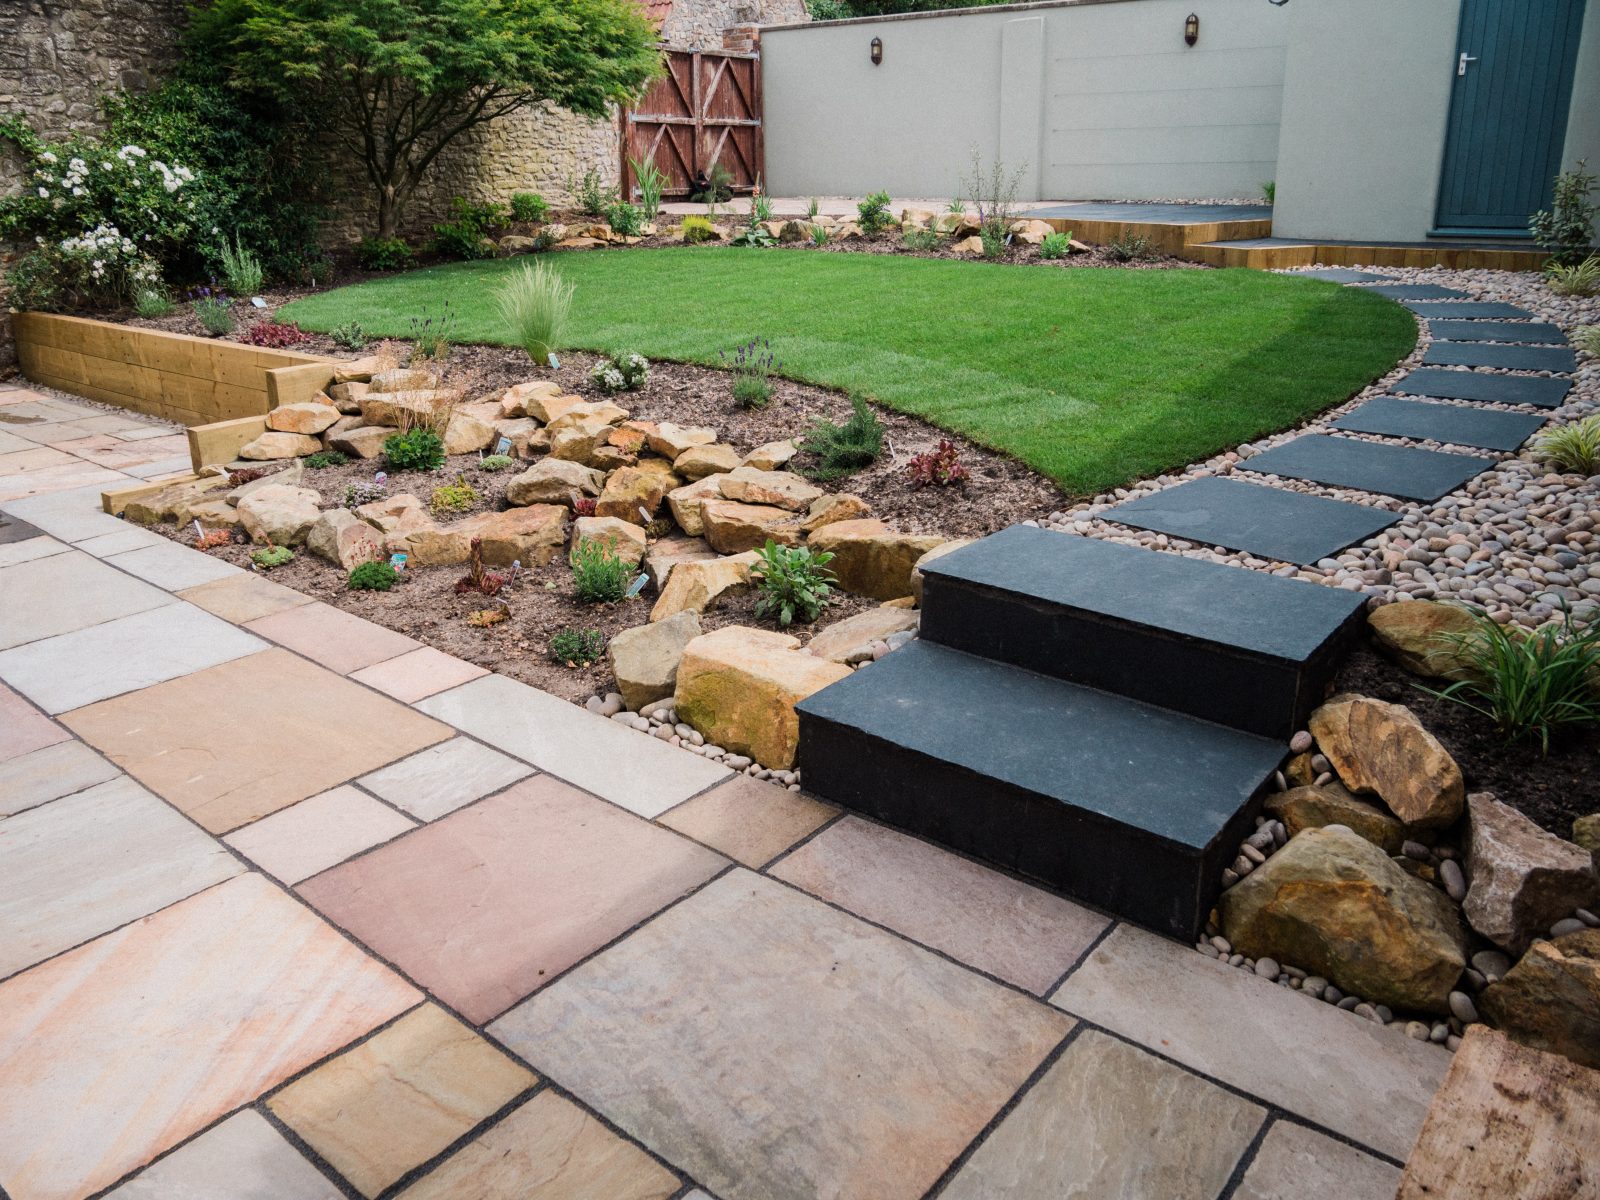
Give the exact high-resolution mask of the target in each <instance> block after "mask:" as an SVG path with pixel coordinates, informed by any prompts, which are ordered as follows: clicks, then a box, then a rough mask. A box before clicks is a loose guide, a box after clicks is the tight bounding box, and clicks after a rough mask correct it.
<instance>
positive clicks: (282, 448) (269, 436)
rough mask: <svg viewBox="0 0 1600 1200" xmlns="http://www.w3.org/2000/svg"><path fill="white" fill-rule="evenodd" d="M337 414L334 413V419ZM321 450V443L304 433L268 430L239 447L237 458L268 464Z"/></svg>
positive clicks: (336, 417)
mask: <svg viewBox="0 0 1600 1200" xmlns="http://www.w3.org/2000/svg"><path fill="white" fill-rule="evenodd" d="M338 416H339V414H338V413H334V419H335V420H337V419H338ZM321 449H322V442H321V441H320V440H319V439H317V438H314V437H311V436H309V435H308V434H304V433H274V432H273V431H271V430H268V431H267V432H266V433H263V434H262V435H261V436H260V437H258V438H255V439H254V440H253V441H249V442H246V443H245V444H244V445H243V446H240V447H239V457H240V458H247V459H249V460H250V461H252V462H269V461H272V460H273V459H279V458H299V457H301V456H302V455H306V454H315V453H316V452H317V451H318V450H321Z"/></svg>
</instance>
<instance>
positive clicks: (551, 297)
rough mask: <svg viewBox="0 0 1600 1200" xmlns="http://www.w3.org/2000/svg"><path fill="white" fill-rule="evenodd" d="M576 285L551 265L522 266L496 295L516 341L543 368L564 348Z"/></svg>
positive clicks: (503, 316)
mask: <svg viewBox="0 0 1600 1200" xmlns="http://www.w3.org/2000/svg"><path fill="white" fill-rule="evenodd" d="M572 291H573V288H572V284H571V283H570V282H568V281H567V280H566V279H565V278H563V277H562V275H561V273H560V272H559V271H557V270H556V269H555V268H554V267H552V266H550V265H548V264H547V263H534V264H529V263H522V264H521V265H520V266H518V267H516V268H515V269H514V270H513V271H512V273H511V274H510V275H508V276H507V277H506V279H505V282H504V283H502V284H501V285H500V287H499V289H498V290H497V291H496V293H495V302H496V305H497V306H498V307H499V310H500V319H501V320H502V321H504V322H505V324H506V326H507V327H508V328H509V330H510V331H511V339H512V341H513V342H514V343H515V344H516V345H518V346H521V347H522V348H523V349H524V350H526V351H527V352H528V357H529V358H531V359H533V361H534V362H536V363H538V364H540V365H541V366H542V365H544V364H545V363H547V362H549V361H550V355H551V354H553V353H554V352H555V351H557V350H559V349H561V342H562V339H563V337H564V336H565V334H566V331H567V322H568V320H569V319H570V317H571V313H572Z"/></svg>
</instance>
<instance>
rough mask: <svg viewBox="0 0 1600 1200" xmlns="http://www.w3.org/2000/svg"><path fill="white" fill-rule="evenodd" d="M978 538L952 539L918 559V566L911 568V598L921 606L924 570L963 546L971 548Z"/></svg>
mask: <svg viewBox="0 0 1600 1200" xmlns="http://www.w3.org/2000/svg"><path fill="white" fill-rule="evenodd" d="M977 540H978V539H977V538H951V539H950V540H949V541H948V542H945V543H944V544H943V545H941V546H935V547H934V548H933V549H932V550H929V551H928V552H927V553H926V554H924V555H923V556H922V557H921V558H919V559H917V564H916V566H914V567H912V568H911V598H912V599H913V600H915V601H916V602H917V603H918V604H919V605H920V604H921V603H922V568H923V567H924V566H926V565H927V564H928V563H931V562H933V561H934V560H935V559H939V558H943V557H944V556H945V555H946V554H949V553H950V552H951V551H952V550H959V549H961V547H963V546H970V545H972V543H973V542H975V541H977Z"/></svg>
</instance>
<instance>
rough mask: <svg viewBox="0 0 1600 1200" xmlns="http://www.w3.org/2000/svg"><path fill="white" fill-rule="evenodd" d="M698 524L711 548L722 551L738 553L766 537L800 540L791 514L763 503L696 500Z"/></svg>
mask: <svg viewBox="0 0 1600 1200" xmlns="http://www.w3.org/2000/svg"><path fill="white" fill-rule="evenodd" d="M718 478H726V477H725V476H718ZM700 524H701V528H702V531H703V532H704V535H705V539H706V541H708V542H710V543H711V548H712V549H713V550H716V551H719V552H720V553H723V554H742V553H743V552H744V551H746V550H755V549H758V548H759V547H761V546H765V545H766V544H767V543H768V542H769V541H770V542H776V543H778V545H780V546H797V545H799V544H800V530H799V528H798V527H797V526H796V525H795V523H794V514H793V513H791V512H790V511H789V510H788V509H783V508H773V507H771V506H770V505H766V504H740V503H739V502H738V501H736V500H704V501H702V502H701V504H700Z"/></svg>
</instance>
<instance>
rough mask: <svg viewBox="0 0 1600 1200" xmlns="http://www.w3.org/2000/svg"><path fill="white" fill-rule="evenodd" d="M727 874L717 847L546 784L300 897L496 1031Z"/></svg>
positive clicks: (386, 851)
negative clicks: (518, 1010)
mask: <svg viewBox="0 0 1600 1200" xmlns="http://www.w3.org/2000/svg"><path fill="white" fill-rule="evenodd" d="M725 865H726V860H724V859H723V858H722V857H720V856H719V855H716V854H713V853H712V852H711V851H709V850H707V849H705V848H704V847H701V846H696V845H695V844H694V843H692V842H688V841H685V840H684V839H683V838H680V837H678V836H676V835H675V834H671V833H668V832H667V831H666V830H664V829H658V828H656V827H655V826H654V825H652V824H650V823H649V822H648V821H643V820H640V819H639V818H637V817H634V816H631V815H629V814H628V813H625V812H623V811H622V810H620V809H618V808H616V807H614V806H612V805H609V804H606V803H604V802H603V801H600V800H596V799H595V798H594V797H592V796H586V795H584V794H583V793H582V792H579V791H577V790H576V789H574V788H571V787H568V786H566V785H565V784H563V783H561V782H560V781H559V780H556V779H552V778H550V777H549V776H536V777H534V778H533V779H528V780H524V781H523V782H522V783H519V784H516V785H514V786H513V787H512V788H511V789H510V790H508V791H505V792H502V793H500V795H498V796H491V797H490V798H489V799H487V800H483V801H481V802H479V803H477V804H474V805H472V806H471V807H469V808H463V809H461V810H460V811H459V812H454V813H451V814H450V815H449V816H447V817H443V818H441V819H440V820H438V821H435V822H434V823H433V824H431V825H426V826H423V827H422V828H421V829H417V830H415V831H413V832H411V833H408V834H407V835H406V836H405V837H403V838H400V839H399V840H398V841H395V842H390V843H389V844H388V845H387V846H382V847H380V848H379V849H377V850H374V851H372V852H371V853H370V854H365V855H363V856H362V857H360V858H358V859H355V860H354V861H352V862H348V863H345V864H344V865H343V866H340V867H335V868H333V870H331V871H325V872H323V873H322V874H321V875H318V876H316V877H315V878H314V879H308V880H307V881H306V882H305V883H303V884H301V885H300V888H299V891H300V894H301V895H302V896H304V897H305V898H306V900H307V901H309V902H310V903H311V904H312V905H313V906H315V907H316V908H317V910H318V911H319V912H322V913H324V914H325V915H326V916H327V917H328V918H329V919H330V920H332V921H334V922H336V923H337V924H338V925H340V926H341V927H343V928H345V929H348V930H349V931H350V932H351V933H353V934H355V936H356V937H358V938H360V939H361V941H362V942H363V943H364V944H366V945H368V946H371V947H372V948H373V949H374V950H376V951H377V952H378V953H379V954H380V955H382V956H383V957H384V958H385V959H387V960H388V961H389V962H392V963H394V964H395V965H396V966H398V967H399V968H400V969H401V970H403V971H405V972H406V974H408V975H409V976H410V977H411V978H413V979H415V980H417V981H418V982H420V983H421V984H423V986H425V987H427V988H428V989H429V990H430V991H432V992H433V993H434V994H435V995H437V996H438V997H439V998H440V999H442V1000H444V1001H445V1002H446V1003H448V1004H449V1005H450V1006H451V1007H452V1008H454V1009H455V1010H456V1011H458V1012H460V1013H462V1014H463V1015H464V1016H466V1017H467V1018H468V1019H469V1020H471V1021H474V1022H482V1021H487V1020H489V1019H490V1018H491V1017H494V1016H496V1015H497V1014H499V1013H502V1012H504V1011H505V1010H506V1009H507V1008H509V1007H510V1006H511V1005H512V1004H515V1003H516V1002H517V1001H518V1000H520V999H522V998H523V997H524V996H526V995H528V994H529V993H530V992H532V991H533V990H534V989H536V988H538V987H540V986H542V985H544V984H546V983H548V982H549V981H550V980H551V979H553V978H555V977H556V976H557V975H558V974H560V973H561V972H562V971H564V970H566V969H567V968H568V967H570V966H571V965H572V964H573V963H575V962H577V961H579V960H580V959H582V958H583V957H584V956H585V955H588V954H591V953H593V952H594V951H595V950H598V949H599V948H600V947H601V946H604V945H605V944H606V943H607V942H609V941H611V940H612V939H613V938H615V937H617V936H618V935H620V934H622V933H624V932H625V931H627V930H628V929H629V928H631V927H632V926H633V925H635V924H637V923H638V922H640V921H643V920H644V919H646V918H647V917H649V916H650V915H651V914H652V913H655V912H658V911H660V910H661V909H662V908H663V907H665V906H666V905H668V904H670V903H672V902H673V901H674V900H676V899H678V898H679V897H680V896H682V895H683V894H684V893H685V892H687V891H689V890H691V889H692V888H694V887H696V886H698V885H700V884H702V883H704V882H705V881H706V880H707V879H709V878H711V876H713V875H715V874H716V873H717V872H718V871H719V870H721V869H722V868H723V867H724V866H725Z"/></svg>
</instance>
